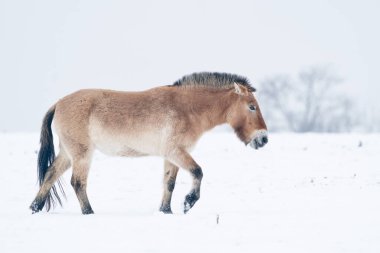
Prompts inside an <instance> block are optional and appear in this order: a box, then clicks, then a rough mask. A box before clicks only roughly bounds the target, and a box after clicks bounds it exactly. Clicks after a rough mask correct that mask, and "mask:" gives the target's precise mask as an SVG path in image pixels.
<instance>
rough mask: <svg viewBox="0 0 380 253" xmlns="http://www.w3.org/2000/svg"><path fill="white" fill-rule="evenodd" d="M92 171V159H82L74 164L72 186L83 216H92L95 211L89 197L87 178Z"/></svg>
mask: <svg viewBox="0 0 380 253" xmlns="http://www.w3.org/2000/svg"><path fill="white" fill-rule="evenodd" d="M89 169H90V158H89V159H81V160H78V161H74V162H73V175H72V177H71V185H72V186H73V188H74V190H75V193H76V195H77V197H78V200H79V204H80V207H81V209H82V213H83V214H92V213H94V211H93V210H92V207H91V205H90V202H89V200H88V197H87V191H86V188H87V177H88V172H89Z"/></svg>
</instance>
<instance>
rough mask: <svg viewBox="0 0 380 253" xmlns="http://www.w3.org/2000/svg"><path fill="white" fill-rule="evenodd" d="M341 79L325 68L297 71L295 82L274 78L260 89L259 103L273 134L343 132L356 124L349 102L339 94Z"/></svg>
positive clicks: (269, 79)
mask: <svg viewBox="0 0 380 253" xmlns="http://www.w3.org/2000/svg"><path fill="white" fill-rule="evenodd" d="M341 82H342V80H341V79H340V78H338V77H337V76H336V75H334V74H332V73H331V72H330V71H329V69H328V68H327V67H312V68H310V69H308V70H306V71H302V72H300V74H299V76H298V78H297V79H296V80H293V79H291V78H290V77H288V76H275V77H272V78H268V79H266V80H264V81H263V82H262V83H261V85H260V89H259V93H260V98H261V101H260V103H261V104H262V110H263V113H264V116H265V118H266V120H267V122H268V125H269V127H271V129H272V130H273V131H279V130H288V131H294V132H311V131H312V132H342V131H350V130H351V128H352V126H353V124H354V123H355V122H354V121H353V120H352V119H353V118H352V117H351V116H350V115H351V114H352V113H351V109H352V102H351V100H350V99H349V98H348V97H347V96H346V95H345V94H343V93H342V92H339V90H338V88H339V84H340V83H341Z"/></svg>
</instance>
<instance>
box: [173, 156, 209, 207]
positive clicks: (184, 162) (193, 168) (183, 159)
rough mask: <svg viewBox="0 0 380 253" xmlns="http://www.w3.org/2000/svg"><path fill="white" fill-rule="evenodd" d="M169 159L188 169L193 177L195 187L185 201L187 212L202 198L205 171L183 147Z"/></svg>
mask: <svg viewBox="0 0 380 253" xmlns="http://www.w3.org/2000/svg"><path fill="white" fill-rule="evenodd" d="M168 159H169V161H171V162H172V163H174V164H176V165H178V166H179V167H181V168H184V169H185V170H188V171H189V172H190V173H191V175H192V177H193V187H192V189H191V191H190V193H189V194H187V195H186V198H185V201H184V212H185V213H187V212H188V211H189V210H190V209H191V208H192V207H193V206H194V204H195V203H196V202H197V201H198V199H199V198H200V193H201V191H200V190H201V182H202V177H203V172H202V169H201V167H200V166H199V165H198V164H197V163H196V162H195V161H194V159H193V158H192V157H191V155H190V154H189V153H188V152H187V151H185V150H182V149H178V150H175V151H174V152H172V153H171V155H170V157H168Z"/></svg>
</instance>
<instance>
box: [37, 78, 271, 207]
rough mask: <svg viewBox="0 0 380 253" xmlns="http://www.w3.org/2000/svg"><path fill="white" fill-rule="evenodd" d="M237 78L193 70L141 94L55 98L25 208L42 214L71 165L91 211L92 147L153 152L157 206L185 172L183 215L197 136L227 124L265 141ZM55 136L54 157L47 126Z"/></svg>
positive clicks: (256, 142)
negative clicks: (157, 163) (158, 181)
mask: <svg viewBox="0 0 380 253" xmlns="http://www.w3.org/2000/svg"><path fill="white" fill-rule="evenodd" d="M254 91H255V89H254V88H253V87H252V86H251V85H250V84H249V82H248V80H247V79H246V78H244V77H241V76H238V75H233V74H226V73H195V74H192V75H188V76H185V77H183V78H182V79H180V80H178V81H177V82H175V83H174V84H173V85H169V86H162V87H157V88H153V89H150V90H147V91H142V92H120V91H111V90H95V89H88V90H80V91H78V92H75V93H73V94H71V95H68V96H66V97H64V98H62V99H61V100H59V101H58V102H57V103H56V104H55V105H53V106H52V107H51V108H50V109H49V111H48V112H47V113H46V115H45V117H44V119H43V124H42V130H41V149H40V151H39V154H38V177H39V183H40V186H41V187H40V190H39V192H38V194H37V196H36V198H35V199H34V201H33V202H32V204H31V206H30V208H31V209H32V211H33V212H38V211H40V210H42V208H43V207H44V206H46V209H47V210H48V211H49V209H50V207H51V206H52V205H54V199H53V197H55V198H56V199H57V200H58V202H59V203H60V204H61V200H60V197H59V195H58V192H57V189H56V187H55V186H54V184H55V182H56V181H58V186H59V188H60V190H61V191H62V193H63V194H64V192H63V189H62V186H61V184H60V181H59V177H60V176H61V175H62V174H63V173H64V172H65V171H66V170H67V169H68V168H69V167H70V166H71V167H72V168H73V174H72V177H71V185H72V186H73V188H74V190H75V193H76V195H77V197H78V200H79V203H80V206H81V209H82V213H83V214H91V213H93V210H92V208H91V205H90V202H89V200H88V197H87V193H86V186H87V177H88V172H89V169H90V164H91V159H92V155H93V153H94V151H95V150H96V149H97V150H100V151H101V152H103V153H105V154H109V155H115V156H130V157H137V156H147V155H155V156H161V157H162V158H163V159H164V160H165V163H164V193H163V198H162V203H161V207H160V211H162V212H164V213H171V212H172V211H171V207H170V202H171V197H172V192H173V190H174V186H175V181H176V177H177V173H178V168H179V167H181V168H183V169H185V170H187V171H189V172H190V173H191V175H192V177H193V185H192V189H191V191H190V193H189V194H188V195H186V198H185V201H184V212H185V213H186V212H187V211H189V210H190V208H192V207H193V205H194V204H195V202H196V201H197V200H198V199H199V197H200V186H201V180H202V177H203V172H202V169H201V167H200V166H199V165H198V163H196V162H195V161H194V159H193V158H192V157H191V155H190V153H189V152H190V151H191V150H192V149H193V148H194V146H195V144H196V142H197V141H198V139H199V138H200V137H201V136H202V134H203V133H204V132H205V131H207V130H210V129H212V128H213V127H215V126H217V125H220V124H224V123H228V124H229V125H231V126H232V128H233V129H234V130H235V132H236V134H237V136H238V137H239V139H240V140H241V141H242V142H244V143H245V144H246V145H247V144H249V145H250V146H251V147H253V148H256V149H257V148H259V147H262V146H264V145H265V144H266V143H267V142H268V137H267V128H266V125H265V122H264V119H263V117H262V115H261V113H260V108H259V105H258V103H257V100H256V99H255V96H254V94H253V92H254ZM53 118H54V123H55V130H56V133H57V135H58V137H59V148H60V150H59V153H58V155H57V156H56V157H55V153H54V145H53V135H52V130H51V123H52V121H53Z"/></svg>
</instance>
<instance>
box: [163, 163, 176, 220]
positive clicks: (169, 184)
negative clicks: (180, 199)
mask: <svg viewBox="0 0 380 253" xmlns="http://www.w3.org/2000/svg"><path fill="white" fill-rule="evenodd" d="M164 170H165V171H164V195H163V197H162V202H161V207H160V211H161V212H163V213H172V209H171V207H170V202H171V199H172V193H173V190H174V186H175V180H176V178H177V173H178V167H177V166H176V165H174V164H172V163H171V162H169V161H168V160H165V163H164Z"/></svg>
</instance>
